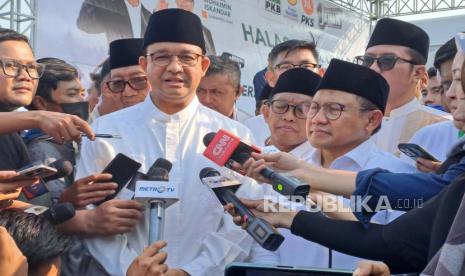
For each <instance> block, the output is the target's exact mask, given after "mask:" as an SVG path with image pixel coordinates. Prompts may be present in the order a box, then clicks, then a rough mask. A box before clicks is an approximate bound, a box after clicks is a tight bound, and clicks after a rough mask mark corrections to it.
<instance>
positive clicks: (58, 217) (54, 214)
mask: <svg viewBox="0 0 465 276" xmlns="http://www.w3.org/2000/svg"><path fill="white" fill-rule="evenodd" d="M75 214H76V210H75V209H74V206H73V204H71V203H69V202H64V203H58V204H56V205H53V206H52V207H50V208H48V209H47V210H46V211H45V212H43V213H42V216H44V217H45V218H46V219H47V220H49V221H50V222H51V223H52V224H54V225H56V224H61V223H63V222H65V221H67V220H69V219H71V218H73V217H74V215H75Z"/></svg>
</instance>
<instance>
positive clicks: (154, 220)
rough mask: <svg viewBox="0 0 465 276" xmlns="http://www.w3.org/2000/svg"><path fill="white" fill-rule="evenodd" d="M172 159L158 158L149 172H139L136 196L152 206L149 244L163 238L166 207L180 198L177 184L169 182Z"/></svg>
mask: <svg viewBox="0 0 465 276" xmlns="http://www.w3.org/2000/svg"><path fill="white" fill-rule="evenodd" d="M171 167H172V164H171V162H170V161H168V160H166V159H163V158H158V159H157V160H155V162H154V163H153V165H152V166H151V167H150V169H149V170H148V172H147V174H143V173H139V174H138V175H137V180H136V183H135V193H134V198H135V199H137V200H139V201H143V202H145V203H147V204H148V205H149V206H150V224H149V244H152V243H154V242H156V241H158V240H161V239H162V238H163V229H164V217H165V209H166V208H168V207H169V206H171V205H172V204H174V203H175V202H177V201H178V200H179V197H178V191H177V188H176V187H175V185H173V184H171V183H169V177H168V174H169V171H170V170H171Z"/></svg>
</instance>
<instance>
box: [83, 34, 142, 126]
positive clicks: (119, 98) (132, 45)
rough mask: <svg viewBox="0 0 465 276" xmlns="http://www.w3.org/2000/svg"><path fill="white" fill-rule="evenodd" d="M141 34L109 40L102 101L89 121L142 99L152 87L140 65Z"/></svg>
mask: <svg viewBox="0 0 465 276" xmlns="http://www.w3.org/2000/svg"><path fill="white" fill-rule="evenodd" d="M142 43H143V39H141V38H126V39H117V40H114V41H113V42H111V43H110V46H109V47H110V50H109V52H110V57H109V61H108V63H107V62H104V64H103V65H102V70H101V78H102V82H101V84H100V85H101V89H102V102H101V103H100V104H99V105H98V106H96V107H95V108H94V110H93V111H92V113H91V115H90V119H89V122H90V123H92V122H93V121H94V120H95V119H97V118H98V117H100V116H103V115H106V114H109V113H111V112H114V111H117V110H120V109H123V108H126V107H129V106H132V105H135V104H138V103H140V102H143V101H144V99H145V98H146V96H147V94H148V93H149V90H150V84H149V83H148V82H147V76H146V74H145V72H144V70H142V68H141V67H140V65H139V57H140V56H141V55H142Z"/></svg>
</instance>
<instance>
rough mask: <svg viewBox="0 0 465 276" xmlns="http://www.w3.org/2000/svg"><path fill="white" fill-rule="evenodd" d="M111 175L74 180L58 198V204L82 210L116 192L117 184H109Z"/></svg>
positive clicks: (96, 175)
mask: <svg viewBox="0 0 465 276" xmlns="http://www.w3.org/2000/svg"><path fill="white" fill-rule="evenodd" d="M111 178H112V176H111V174H108V173H106V174H93V175H89V176H86V177H84V178H81V179H78V180H76V181H75V182H74V183H73V185H71V186H70V187H68V188H67V189H66V190H65V191H64V192H63V193H62V194H61V196H60V200H59V201H60V202H70V203H72V204H73V205H74V207H76V208H84V207H86V206H87V205H89V204H93V203H96V202H99V201H101V200H103V199H104V198H106V197H107V196H109V195H112V194H114V193H115V192H116V188H117V187H118V184H116V183H114V182H111Z"/></svg>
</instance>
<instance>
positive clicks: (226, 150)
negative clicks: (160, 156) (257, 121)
mask: <svg viewBox="0 0 465 276" xmlns="http://www.w3.org/2000/svg"><path fill="white" fill-rule="evenodd" d="M203 143H204V145H205V146H206V147H207V148H206V149H205V151H204V152H203V155H204V156H205V157H207V158H208V159H210V160H211V161H213V162H215V163H216V164H217V165H219V166H225V167H227V168H229V169H231V167H232V163H233V162H237V163H240V164H243V163H244V162H245V161H247V159H249V158H250V156H251V154H252V152H257V153H260V152H261V151H260V148H258V147H256V146H253V145H248V144H246V143H244V142H242V141H241V139H240V138H239V137H237V136H235V135H234V134H231V133H229V132H227V131H225V130H223V129H220V130H219V131H218V132H217V133H214V132H210V133H208V134H206V135H205V136H204V137H203ZM260 174H261V175H262V176H263V177H265V178H267V179H269V180H270V181H271V183H272V186H273V189H274V190H275V191H277V192H278V193H280V194H282V195H286V196H289V195H290V196H301V197H306V196H307V195H308V193H309V192H310V185H308V184H307V183H305V182H303V181H302V180H300V179H299V178H297V177H295V176H292V175H290V174H281V173H278V172H276V171H274V170H273V169H271V168H269V167H266V168H264V169H263V170H262V171H261V172H260Z"/></svg>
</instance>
